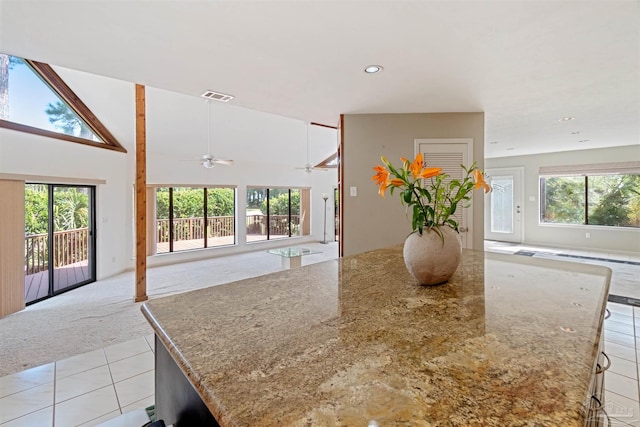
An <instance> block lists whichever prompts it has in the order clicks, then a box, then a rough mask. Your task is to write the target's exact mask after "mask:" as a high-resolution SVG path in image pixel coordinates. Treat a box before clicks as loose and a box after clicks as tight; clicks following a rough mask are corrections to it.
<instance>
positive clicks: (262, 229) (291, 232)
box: [246, 187, 310, 242]
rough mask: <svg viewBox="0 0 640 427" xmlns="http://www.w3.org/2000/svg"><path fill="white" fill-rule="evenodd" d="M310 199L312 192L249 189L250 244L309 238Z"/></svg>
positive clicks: (248, 224) (248, 236) (248, 220)
mask: <svg viewBox="0 0 640 427" xmlns="http://www.w3.org/2000/svg"><path fill="white" fill-rule="evenodd" d="M309 195H310V190H309V189H300V188H266V187H248V188H247V218H246V221H247V223H246V226H247V242H256V241H262V240H276V239H286V238H289V237H294V236H301V235H308V234H309V232H310V227H309V224H310V218H309V217H310V215H309V214H308V212H309Z"/></svg>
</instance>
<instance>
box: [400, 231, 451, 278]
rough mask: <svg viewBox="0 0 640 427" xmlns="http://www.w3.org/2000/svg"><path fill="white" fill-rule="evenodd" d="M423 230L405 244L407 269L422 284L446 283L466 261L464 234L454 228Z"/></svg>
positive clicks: (404, 252)
mask: <svg viewBox="0 0 640 427" xmlns="http://www.w3.org/2000/svg"><path fill="white" fill-rule="evenodd" d="M438 230H439V231H440V233H438V231H436V230H433V229H426V228H425V229H423V230H422V235H420V233H418V232H417V231H416V232H413V233H411V234H409V236H408V237H407V238H406V240H405V241H404V249H403V251H402V254H403V256H404V263H405V265H406V266H407V270H409V273H411V275H412V276H413V277H415V279H416V280H417V281H418V282H419V283H420V284H422V285H437V284H440V283H444V282H446V281H447V280H449V278H451V276H453V273H454V272H455V271H456V268H458V264H460V259H461V258H462V246H461V245H460V235H459V234H458V233H457V232H456V231H455V230H454V229H453V228H451V227H448V226H442V227H438Z"/></svg>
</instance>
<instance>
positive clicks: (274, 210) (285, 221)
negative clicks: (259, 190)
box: [269, 188, 289, 240]
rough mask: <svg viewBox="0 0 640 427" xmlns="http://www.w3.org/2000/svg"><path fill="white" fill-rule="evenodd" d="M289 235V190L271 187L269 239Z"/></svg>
mask: <svg viewBox="0 0 640 427" xmlns="http://www.w3.org/2000/svg"><path fill="white" fill-rule="evenodd" d="M286 237H289V190H288V189H286V188H284V189H283V188H271V189H269V239H271V240H273V239H283V238H286Z"/></svg>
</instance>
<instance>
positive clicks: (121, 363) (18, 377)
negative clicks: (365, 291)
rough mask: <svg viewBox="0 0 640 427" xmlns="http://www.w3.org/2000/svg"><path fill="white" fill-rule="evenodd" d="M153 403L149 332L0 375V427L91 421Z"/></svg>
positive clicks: (97, 422) (93, 422)
mask: <svg viewBox="0 0 640 427" xmlns="http://www.w3.org/2000/svg"><path fill="white" fill-rule="evenodd" d="M153 404H154V358H153V335H149V336H145V337H140V338H137V339H135V340H132V341H128V342H124V343H120V344H116V345H112V346H110V347H105V348H103V349H100V350H95V351H91V352H88V353H84V354H79V355H77V356H73V357H70V358H68V359H64V360H60V361H58V362H54V363H49V364H47V365H42V366H38V367H36V368H31V369H27V370H26V371H22V372H17V373H15V374H12V375H7V376H5V377H2V378H0V425H1V426H2V427H30V426H34V427H35V426H38V427H44V426H59V427H65V426H95V425H98V424H100V423H102V422H105V421H107V420H110V419H113V418H115V417H117V416H119V415H120V414H124V413H127V412H129V411H132V410H134V409H144V408H146V407H148V406H151V405H153ZM122 427H129V426H122ZM131 427H136V426H131Z"/></svg>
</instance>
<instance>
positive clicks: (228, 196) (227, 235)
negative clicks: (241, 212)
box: [207, 188, 236, 247]
mask: <svg viewBox="0 0 640 427" xmlns="http://www.w3.org/2000/svg"><path fill="white" fill-rule="evenodd" d="M235 203H236V191H235V189H234V188H208V189H207V247H213V246H223V245H233V244H234V243H235V242H236V236H235V230H236V227H235V218H236V206H235Z"/></svg>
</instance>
